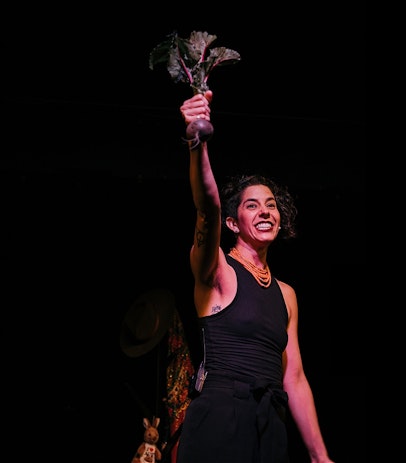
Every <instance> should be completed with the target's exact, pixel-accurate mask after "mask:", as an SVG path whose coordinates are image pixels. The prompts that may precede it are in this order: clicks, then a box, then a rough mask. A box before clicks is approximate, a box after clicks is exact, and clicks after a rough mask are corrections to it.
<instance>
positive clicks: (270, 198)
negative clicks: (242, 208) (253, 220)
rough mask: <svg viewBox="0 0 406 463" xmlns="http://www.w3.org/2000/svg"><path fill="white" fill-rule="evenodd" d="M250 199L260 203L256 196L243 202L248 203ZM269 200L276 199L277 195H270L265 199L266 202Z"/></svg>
mask: <svg viewBox="0 0 406 463" xmlns="http://www.w3.org/2000/svg"><path fill="white" fill-rule="evenodd" d="M249 201H254V202H256V203H259V200H258V199H256V198H247V199H245V200H244V201H243V202H242V203H241V204H245V203H247V202H249ZM267 201H276V199H275V196H269V197H268V198H266V199H265V202H267Z"/></svg>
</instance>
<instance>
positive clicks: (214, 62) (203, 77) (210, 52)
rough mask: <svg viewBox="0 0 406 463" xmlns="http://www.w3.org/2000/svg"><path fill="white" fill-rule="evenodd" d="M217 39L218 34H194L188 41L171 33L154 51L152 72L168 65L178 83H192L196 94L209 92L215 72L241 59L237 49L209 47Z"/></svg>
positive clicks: (151, 58) (151, 62) (151, 61)
mask: <svg viewBox="0 0 406 463" xmlns="http://www.w3.org/2000/svg"><path fill="white" fill-rule="evenodd" d="M216 39H217V36H216V35H210V34H208V33H207V32H200V31H193V32H192V33H191V34H190V37H189V38H188V39H182V38H180V37H179V36H178V34H177V32H172V33H171V34H169V35H168V36H167V38H166V40H164V41H163V42H161V43H160V44H158V45H157V46H156V47H155V48H154V49H153V50H152V51H151V53H150V55H149V68H150V69H151V70H153V69H154V68H155V67H156V66H158V65H160V64H166V67H167V70H168V72H169V74H170V76H171V78H172V80H173V81H174V82H175V83H178V82H183V83H187V84H189V85H190V86H191V87H192V89H193V93H194V94H196V93H204V92H205V91H207V90H208V89H209V86H208V85H207V80H208V78H209V76H210V74H211V72H212V71H213V69H215V68H216V67H219V66H223V65H225V64H234V63H237V62H238V61H240V60H241V57H240V54H239V53H238V52H236V51H235V50H230V49H229V48H226V47H217V48H210V47H211V45H212V43H213V42H214V41H215V40H216Z"/></svg>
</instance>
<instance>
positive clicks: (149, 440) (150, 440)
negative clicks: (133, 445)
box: [131, 417, 162, 463]
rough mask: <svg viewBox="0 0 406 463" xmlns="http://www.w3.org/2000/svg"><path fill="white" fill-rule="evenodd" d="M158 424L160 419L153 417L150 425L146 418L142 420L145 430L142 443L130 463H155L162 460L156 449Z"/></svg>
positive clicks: (159, 452)
mask: <svg viewBox="0 0 406 463" xmlns="http://www.w3.org/2000/svg"><path fill="white" fill-rule="evenodd" d="M159 422H160V419H159V418H155V417H154V418H153V420H152V424H151V423H150V421H149V419H148V418H144V419H143V420H142V423H143V425H144V428H145V431H144V442H143V443H142V444H141V445H140V446H139V447H138V450H137V453H136V454H135V456H134V458H133V459H132V461H131V463H155V462H156V461H159V460H160V459H161V458H162V454H161V451H160V450H159V448H158V447H157V442H158V440H159V432H158V425H159Z"/></svg>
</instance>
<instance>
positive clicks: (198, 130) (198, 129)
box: [186, 119, 214, 146]
mask: <svg viewBox="0 0 406 463" xmlns="http://www.w3.org/2000/svg"><path fill="white" fill-rule="evenodd" d="M213 132H214V129H213V125H212V124H211V122H209V121H207V120H206V119H195V120H194V121H193V122H191V123H190V124H189V125H188V126H187V127H186V140H187V141H192V142H194V146H197V145H198V144H199V143H200V142H202V141H207V140H210V138H211V137H212V135H213Z"/></svg>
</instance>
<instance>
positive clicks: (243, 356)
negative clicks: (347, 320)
mask: <svg viewBox="0 0 406 463" xmlns="http://www.w3.org/2000/svg"><path fill="white" fill-rule="evenodd" d="M226 259H227V262H228V263H229V264H230V265H231V266H232V267H233V268H234V270H235V272H236V275H237V293H236V296H235V298H234V300H233V301H232V302H231V304H230V305H229V306H228V307H226V308H224V309H223V310H221V311H220V312H218V313H216V314H213V315H209V316H206V317H201V318H199V324H200V326H201V328H204V341H205V351H206V370H207V371H209V372H210V370H218V371H220V372H222V373H223V374H226V375H230V376H231V377H232V376H233V373H234V374H239V375H247V376H251V377H254V378H259V377H260V378H264V379H265V380H267V381H269V382H270V383H272V384H276V385H280V386H282V352H283V351H284V350H285V347H286V344H287V340H288V336H287V332H286V328H287V323H288V313H287V309H286V305H285V301H284V299H283V296H282V292H281V290H280V287H279V285H278V282H277V280H276V279H275V278H272V281H271V285H270V286H269V287H268V288H264V287H262V286H260V285H259V284H258V283H257V281H256V280H255V278H254V277H253V276H252V274H251V273H250V272H249V271H248V270H246V269H245V268H244V266H243V265H242V264H241V263H240V262H238V261H237V260H235V259H234V258H232V257H231V256H229V255H226Z"/></svg>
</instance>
